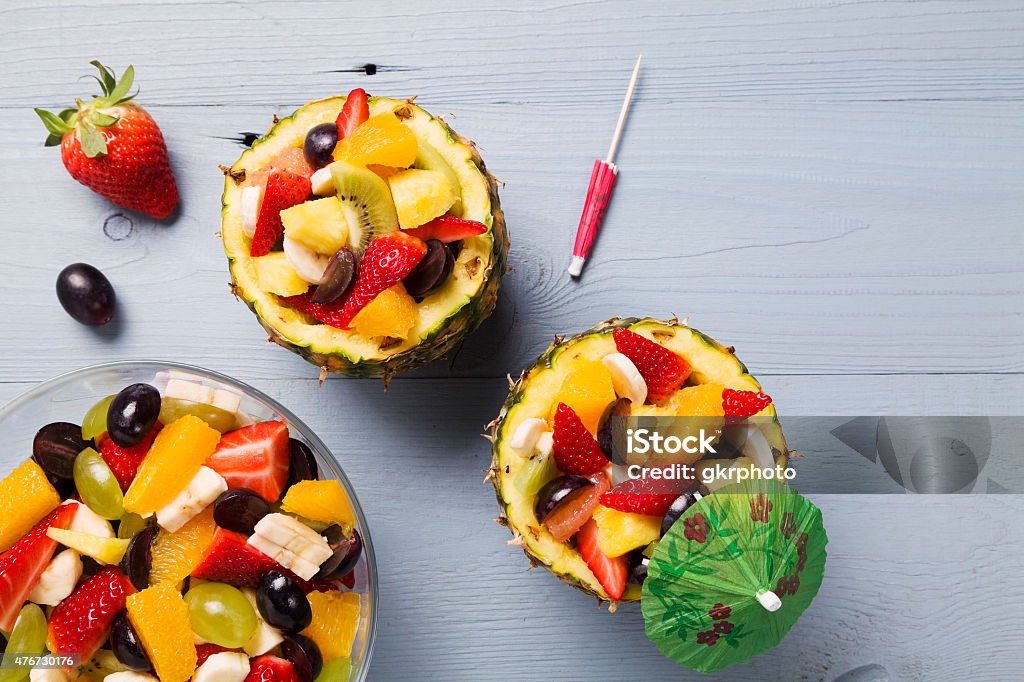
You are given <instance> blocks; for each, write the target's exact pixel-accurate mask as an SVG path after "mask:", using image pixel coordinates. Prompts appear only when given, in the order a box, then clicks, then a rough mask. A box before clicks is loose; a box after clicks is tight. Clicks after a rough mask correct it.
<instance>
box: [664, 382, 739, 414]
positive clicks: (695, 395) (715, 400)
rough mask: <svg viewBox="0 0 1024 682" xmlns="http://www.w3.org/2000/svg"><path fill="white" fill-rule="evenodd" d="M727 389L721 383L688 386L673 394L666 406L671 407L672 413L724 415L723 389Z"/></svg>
mask: <svg viewBox="0 0 1024 682" xmlns="http://www.w3.org/2000/svg"><path fill="white" fill-rule="evenodd" d="M724 389H725V387H724V386H722V385H721V384H700V385H699V386H687V387H686V388H683V389H681V390H679V391H678V392H677V393H675V395H673V396H672V397H671V398H670V399H669V402H668V405H667V406H666V407H669V408H670V409H671V414H673V415H679V416H685V417H722V416H724V415H725V410H724V409H722V391H723V390H724Z"/></svg>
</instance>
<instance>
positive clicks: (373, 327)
mask: <svg viewBox="0 0 1024 682" xmlns="http://www.w3.org/2000/svg"><path fill="white" fill-rule="evenodd" d="M418 314H419V312H418V310H417V309H416V301H414V300H413V299H412V296H410V295H409V294H408V292H407V291H406V290H405V286H404V285H403V284H402V283H401V282H399V283H398V284H396V285H395V286H393V287H391V288H390V289H385V290H384V291H382V292H380V294H378V295H377V298H375V299H373V300H372V301H370V302H369V303H368V304H367V305H366V307H365V308H363V309H362V310H360V311H359V312H358V313H356V316H355V317H353V318H352V328H353V329H354V330H356V331H357V332H359V333H360V334H362V335H363V336H365V337H367V338H373V337H375V336H388V337H392V338H397V339H404V338H406V337H407V336H409V331H410V330H411V329H412V327H413V325H415V324H416V318H417V316H418Z"/></svg>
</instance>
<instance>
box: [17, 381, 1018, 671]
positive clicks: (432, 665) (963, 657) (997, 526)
mask: <svg viewBox="0 0 1024 682" xmlns="http://www.w3.org/2000/svg"><path fill="white" fill-rule="evenodd" d="M827 381H828V387H829V394H830V401H829V405H828V407H829V410H830V413H832V414H846V413H855V412H856V411H857V410H858V409H859V408H862V407H864V406H866V405H874V406H875V407H877V408H878V409H879V411H884V412H888V411H890V410H900V411H905V412H908V413H914V414H940V415H941V414H947V413H949V412H960V413H972V414H985V413H987V412H1000V411H1003V410H1006V411H1007V412H1008V413H1013V412H1016V413H1017V414H1020V413H1021V410H1022V409H1024V397H1021V396H1024V378H1022V377H1020V376H1009V377H1007V376H975V377H960V378H956V379H954V378H952V377H939V376H882V377H846V376H839V377H830V378H828V379H827ZM255 383H256V385H257V387H258V388H260V389H262V390H265V391H267V392H268V393H269V394H270V395H271V396H273V397H275V398H277V399H279V400H281V401H282V402H283V403H284V404H285V405H287V406H288V407H289V408H290V409H292V410H293V411H294V412H296V413H297V414H298V415H299V416H300V417H301V418H303V419H304V420H305V421H306V422H307V423H308V424H309V426H311V427H312V428H313V429H314V430H315V431H316V432H317V433H318V434H319V435H320V436H321V437H322V438H323V439H324V440H325V441H326V442H327V443H328V445H329V446H330V447H331V448H332V449H333V450H334V452H335V454H336V456H337V458H338V459H339V461H340V462H341V463H342V465H343V467H344V468H345V470H346V473H347V474H348V475H349V477H350V478H351V479H352V481H353V483H354V485H355V486H356V490H357V492H358V493H359V495H360V500H361V503H362V505H363V506H364V508H365V510H366V512H367V514H368V517H369V520H370V526H371V529H372V532H373V541H374V545H375V548H376V552H377V555H378V563H379V568H380V573H381V612H380V613H381V621H380V629H379V633H378V640H377V656H376V659H375V662H374V666H373V674H372V678H373V679H377V680H397V679H438V680H442V679H458V680H484V679H531V680H532V679H538V678H542V677H544V678H552V677H553V678H556V679H560V680H586V679H593V680H621V679H624V678H628V679H650V680H660V679H683V680H698V679H702V678H701V677H700V676H699V675H696V674H687V673H686V672H685V671H683V670H681V669H680V668H677V667H676V666H675V665H674V664H672V663H670V662H669V661H667V660H665V659H663V658H662V657H661V656H660V655H659V654H658V652H657V650H656V649H655V648H654V647H653V646H652V645H651V644H650V643H649V642H647V640H646V639H645V637H644V634H643V627H642V618H641V614H640V612H639V609H638V608H636V607H629V608H623V609H622V610H620V612H619V613H616V614H608V613H606V612H604V611H603V610H600V609H598V608H597V607H596V605H595V603H594V602H593V601H592V600H591V599H588V598H586V597H584V596H582V595H580V594H577V593H576V592H574V591H573V590H571V589H569V588H568V587H565V586H563V585H561V584H560V583H558V582H557V581H555V580H554V579H553V578H551V577H550V576H548V575H547V574H546V573H544V572H543V571H541V570H535V571H529V572H527V571H526V566H527V562H526V559H525V558H524V557H523V556H522V554H521V553H519V551H518V550H514V549H513V548H511V547H507V546H506V545H505V544H504V543H505V541H506V540H507V539H508V538H509V536H508V533H507V531H506V530H504V529H503V528H500V527H499V526H497V525H496V524H493V523H491V522H490V519H491V518H492V517H493V516H495V514H496V510H497V507H496V505H495V502H494V497H493V491H492V490H491V488H490V486H488V485H483V484H482V483H481V481H482V478H483V469H485V468H486V467H487V466H488V463H489V454H488V449H489V448H488V445H487V443H486V442H485V441H484V440H483V439H481V438H480V437H479V436H478V435H477V434H478V433H479V432H480V431H481V430H482V426H483V424H484V423H485V422H486V421H488V420H489V419H490V418H491V417H492V416H493V414H494V413H495V411H496V410H497V406H498V405H499V404H500V402H501V400H502V399H503V397H504V394H505V388H504V387H503V386H502V384H501V382H500V381H497V380H463V379H454V380H440V379H424V380H421V381H406V382H398V383H397V384H396V385H395V387H394V388H393V389H392V390H391V391H390V392H389V393H388V394H384V393H383V392H382V391H381V389H380V386H379V384H378V383H377V382H373V381H369V380H363V381H359V380H356V381H344V382H342V381H332V382H329V383H328V384H326V385H325V386H324V388H323V389H317V388H316V386H315V384H313V382H312V381H295V380H272V381H259V382H255ZM822 384H823V381H822V379H821V378H820V377H806V376H787V377H777V378H776V386H775V390H776V391H777V397H778V401H779V404H780V407H781V408H782V409H784V410H785V411H787V412H788V413H790V414H810V413H812V412H813V411H815V410H816V409H818V408H819V407H820V403H821V400H822ZM25 388H27V385H20V384H12V383H0V401H4V400H8V399H10V398H11V397H13V395H14V394H15V393H16V392H20V391H21V390H24V389H25ZM951 389H956V390H951ZM439 396H444V398H443V399H439ZM965 396H969V397H967V398H965ZM1006 401H1009V402H1006ZM367 424H373V425H378V424H379V425H386V426H384V427H373V428H371V429H367V426H366V425H367ZM11 452H13V451H11ZM5 466H6V464H5ZM814 499H815V501H816V502H817V503H818V504H819V505H820V506H821V507H822V509H823V511H824V514H825V523H826V528H827V530H828V532H829V537H830V544H829V564H828V573H827V576H826V580H825V584H824V586H823V587H822V591H821V593H820V595H819V596H818V598H817V600H816V601H815V602H814V604H813V605H812V607H811V609H810V610H809V611H808V612H807V614H806V615H805V616H804V617H803V618H802V619H801V620H800V621H799V623H798V624H797V626H796V628H794V630H793V631H792V632H791V633H790V635H789V636H788V637H787V638H786V640H785V641H784V642H783V644H782V645H781V646H780V647H779V648H778V649H776V650H774V651H772V652H770V653H768V654H766V655H764V656H762V657H760V658H758V659H756V660H755V661H754V662H752V663H750V664H747V665H744V666H742V667H739V668H734V669H730V670H729V671H728V672H727V673H725V674H723V675H720V676H718V678H712V679H722V680H726V679H727V680H736V681H739V682H744V681H747V680H751V681H755V680H765V679H770V680H776V679H786V680H821V679H831V678H832V677H834V676H837V675H839V674H841V673H843V672H845V671H846V670H848V669H850V668H853V667H855V666H857V665H862V664H868V663H877V664H881V665H885V666H886V667H887V668H888V669H889V670H890V671H891V672H892V673H893V674H894V679H900V680H911V681H913V680H920V681H922V682H924V681H927V682H931V681H932V680H945V679H956V676H957V675H959V676H960V678H962V679H965V678H969V679H986V680H997V679H998V680H1004V679H1014V676H1015V674H1016V673H1018V672H1019V664H1020V660H1019V648H1018V645H1019V641H1020V638H1021V636H1022V635H1024V614H1022V613H1020V612H1019V609H1016V610H1015V609H1007V608H1005V605H1007V604H1014V603H1019V602H1020V600H1021V599H1024V585H1022V584H1021V582H1020V581H1019V580H1014V579H1012V577H1011V576H1009V575H1008V574H1007V570H1008V568H1007V567H1012V566H1017V565H1020V563H1021V562H1022V561H1024V526H1021V524H1020V523H1018V522H1017V519H1018V518H1019V515H1020V513H1021V512H1022V511H1024V498H1021V497H1020V496H986V497H982V496H961V497H957V498H955V499H952V498H948V497H932V498H924V497H915V498H910V497H908V496H902V495H884V496H864V495H858V496H829V495H819V496H814ZM996 585H998V586H999V587H998V589H994V586H996ZM993 614H995V615H993ZM993 617H997V618H998V619H999V627H998V628H992V627H989V626H990V624H991V619H992V618H993ZM980 632H984V636H980V635H978V634H977V633H980ZM610 652H612V653H610ZM982 665H984V670H985V674H984V675H983V676H979V675H978V673H977V671H978V670H979V668H980V666H982ZM972 671H973V673H972ZM896 675H898V677H896Z"/></svg>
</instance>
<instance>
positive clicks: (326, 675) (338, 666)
mask: <svg viewBox="0 0 1024 682" xmlns="http://www.w3.org/2000/svg"><path fill="white" fill-rule="evenodd" d="M351 673H352V661H351V660H349V659H347V658H336V659H334V660H333V661H331V662H330V663H327V664H325V665H324V668H323V670H321V671H320V674H319V675H317V677H316V682H348V676H349V675H350V674H351Z"/></svg>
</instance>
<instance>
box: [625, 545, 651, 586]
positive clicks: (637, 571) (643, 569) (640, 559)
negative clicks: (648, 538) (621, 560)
mask: <svg viewBox="0 0 1024 682" xmlns="http://www.w3.org/2000/svg"><path fill="white" fill-rule="evenodd" d="M645 580H647V557H645V556H644V553H643V552H642V551H640V550H637V551H635V552H633V553H631V554H630V555H629V582H631V583H636V584H637V585H643V584H644V581H645Z"/></svg>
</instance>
